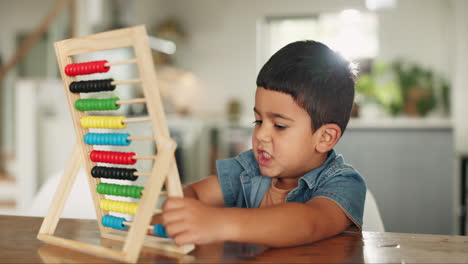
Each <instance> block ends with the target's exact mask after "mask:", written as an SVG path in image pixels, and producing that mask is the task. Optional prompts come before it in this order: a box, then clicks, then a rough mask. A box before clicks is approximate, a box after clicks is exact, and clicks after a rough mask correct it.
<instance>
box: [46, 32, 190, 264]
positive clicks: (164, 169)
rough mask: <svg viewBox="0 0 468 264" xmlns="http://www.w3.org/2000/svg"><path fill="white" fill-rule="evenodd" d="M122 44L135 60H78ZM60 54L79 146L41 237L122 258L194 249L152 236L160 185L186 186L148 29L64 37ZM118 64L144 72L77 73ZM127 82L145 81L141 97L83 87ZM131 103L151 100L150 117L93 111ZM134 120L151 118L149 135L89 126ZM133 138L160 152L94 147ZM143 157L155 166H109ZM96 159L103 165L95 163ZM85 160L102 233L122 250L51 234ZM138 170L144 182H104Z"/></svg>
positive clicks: (173, 190)
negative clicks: (145, 250) (131, 75)
mask: <svg viewBox="0 0 468 264" xmlns="http://www.w3.org/2000/svg"><path fill="white" fill-rule="evenodd" d="M118 48H131V49H133V52H134V54H135V58H134V59H131V60H126V61H117V62H108V61H107V60H99V61H91V62H84V63H73V60H74V57H73V56H76V55H80V54H86V53H91V52H97V51H103V50H110V49H118ZM55 52H56V56H57V60H58V65H59V67H60V73H61V76H62V79H63V82H64V85H65V90H66V94H67V97H68V103H69V106H70V109H71V114H72V120H73V123H74V127H75V131H76V136H77V144H76V145H75V147H74V150H73V153H72V157H71V159H70V160H69V162H68V163H67V166H66V169H65V173H64V176H63V178H62V179H61V181H60V183H59V186H58V189H57V191H56V193H55V196H54V198H53V200H52V203H51V206H50V208H49V211H48V214H47V216H46V217H45V219H44V221H43V223H42V226H41V228H40V230H39V234H38V236H37V237H38V239H39V240H42V241H44V242H46V243H49V244H53V245H57V246H63V247H67V248H71V249H75V250H79V251H81V252H85V253H89V254H93V255H97V256H100V257H104V258H109V259H113V260H118V261H125V262H136V261H137V259H138V256H139V254H140V251H141V249H142V247H143V246H146V247H151V248H155V249H160V250H165V251H169V252H176V253H182V254H186V253H188V252H190V251H191V250H192V249H193V248H194V246H193V245H185V246H182V247H178V246H176V245H175V244H174V243H173V241H172V240H171V239H168V238H158V237H154V236H150V235H147V230H148V226H149V223H150V222H151V218H152V215H153V214H154V213H155V212H156V213H160V210H158V209H156V204H157V202H158V199H159V197H160V196H161V195H164V193H163V192H162V191H163V186H165V188H166V194H165V195H167V196H176V197H182V196H183V192H182V186H181V183H180V178H179V173H178V170H177V165H176V163H175V157H174V151H175V148H176V143H175V141H173V140H172V139H171V138H170V135H169V129H168V127H167V123H166V119H165V114H164V109H163V107H162V104H161V98H160V95H159V91H158V90H157V88H156V87H155V84H156V76H155V70H154V64H153V61H152V54H151V50H150V48H149V43H148V37H147V33H146V29H145V27H144V26H135V27H129V28H123V29H118V30H112V31H107V32H103V33H98V34H93V35H89V36H85V37H80V38H73V39H67V40H63V41H59V42H56V43H55ZM121 64H136V66H137V69H138V70H137V71H138V75H139V78H138V79H134V80H122V81H115V80H113V79H97V80H84V81H83V80H81V81H78V80H77V79H76V76H77V75H90V74H96V73H103V72H107V71H109V69H110V67H114V66H118V65H121ZM97 75H98V74H97ZM97 75H96V76H97ZM92 76H95V75H92ZM122 84H137V85H141V87H142V90H143V94H144V98H136V99H130V100H120V99H119V98H107V99H89V98H88V99H87V98H82V96H81V95H82V94H83V93H99V92H103V91H112V90H114V89H115V87H116V86H117V85H122ZM134 103H144V104H146V106H147V110H148V116H146V117H131V118H127V117H125V116H102V115H94V114H93V115H91V114H92V113H94V112H91V111H102V110H106V111H111V110H116V109H118V108H119V106H120V105H122V104H134ZM132 122H151V125H152V136H151V137H138V136H132V135H130V134H129V133H95V132H93V133H91V132H90V128H93V129H99V128H106V129H121V128H124V127H126V125H127V124H128V123H132ZM134 140H151V141H154V142H155V145H156V148H157V155H154V156H138V155H137V154H136V153H134V152H120V151H103V150H95V149H94V148H93V146H94V145H113V146H128V145H129V144H130V143H131V142H132V141H134ZM140 159H143V160H144V159H146V160H152V169H151V171H150V172H138V171H137V170H136V169H135V168H128V167H127V168H125V167H112V165H113V164H124V165H128V166H130V165H133V164H135V163H136V162H137V161H138V160H140ZM98 162H99V163H104V165H106V166H98V164H97V163H98ZM81 165H83V166H84V167H85V170H86V172H87V178H88V182H89V186H90V189H91V193H92V196H93V202H94V207H95V210H96V216H97V217H98V224H99V231H100V234H101V237H103V238H105V239H111V240H116V241H121V242H123V246H122V250H115V249H112V248H108V247H103V246H100V245H91V244H87V243H84V242H81V241H75V240H71V239H66V238H61V237H58V236H55V235H54V233H55V230H56V227H57V225H58V222H59V219H60V215H61V212H62V210H63V207H64V205H65V202H66V199H67V197H68V194H69V193H70V190H71V188H72V185H73V182H74V181H75V178H76V175H77V173H78V171H79V169H80V166H81ZM101 165H102V164H101ZM140 176H141V177H147V179H146V180H147V181H146V184H145V186H144V187H143V186H132V185H120V184H113V183H105V182H102V180H101V179H103V178H111V179H116V181H119V180H130V181H134V180H136V179H137V178H138V177H140ZM105 195H113V196H123V197H131V198H134V199H139V203H133V202H127V201H116V200H109V199H106V198H105V197H106V196H105ZM109 212H118V213H123V214H130V215H134V217H133V220H132V221H129V220H127V219H126V218H122V217H116V216H112V215H109ZM150 228H152V229H153V230H154V232H155V233H158V234H162V233H164V230H163V228H162V226H160V225H155V226H153V227H150Z"/></svg>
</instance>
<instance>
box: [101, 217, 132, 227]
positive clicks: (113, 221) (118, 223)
mask: <svg viewBox="0 0 468 264" xmlns="http://www.w3.org/2000/svg"><path fill="white" fill-rule="evenodd" d="M125 221H127V219H125V218H123V217H116V216H112V215H105V216H103V217H102V219H101V223H102V225H103V226H105V227H111V228H114V229H119V230H124V229H125V228H127V226H126V225H124V224H123V222H125Z"/></svg>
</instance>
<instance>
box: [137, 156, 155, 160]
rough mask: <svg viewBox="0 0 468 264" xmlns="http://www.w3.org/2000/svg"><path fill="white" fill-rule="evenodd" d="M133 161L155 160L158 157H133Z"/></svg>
mask: <svg viewBox="0 0 468 264" xmlns="http://www.w3.org/2000/svg"><path fill="white" fill-rule="evenodd" d="M132 159H136V160H138V159H141V160H154V159H156V156H133V157H132Z"/></svg>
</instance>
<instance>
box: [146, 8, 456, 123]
mask: <svg viewBox="0 0 468 264" xmlns="http://www.w3.org/2000/svg"><path fill="white" fill-rule="evenodd" d="M449 6H450V2H448V1H444V0H411V1H408V0H400V1H398V4H397V8H396V9H392V10H384V11H379V12H378V13H379V23H380V33H379V38H380V53H381V58H383V59H393V58H395V57H396V56H403V57H405V58H407V59H410V60H414V61H416V62H419V63H422V64H423V65H427V66H429V67H433V68H434V69H436V71H440V72H442V73H448V72H449V71H450V70H451V69H450V65H451V62H450V61H449V56H448V50H449V38H448V36H447V35H448V34H449V31H448V30H447V28H448V27H450V26H451V25H447V22H445V21H450V20H449V18H450V16H451V13H450V8H449ZM164 8H165V9H166V10H167V12H168V14H171V15H174V16H175V17H176V18H177V19H178V20H180V22H181V24H182V26H183V27H184V29H185V30H186V31H187V33H188V34H189V39H188V41H187V42H186V43H182V44H180V45H179V46H178V51H177V53H176V55H175V57H176V61H177V64H178V65H181V66H182V67H185V68H187V69H188V70H191V71H193V72H194V73H195V74H196V75H197V76H198V77H199V78H200V81H201V86H202V92H201V93H200V96H198V97H197V98H194V100H193V101H194V105H195V110H196V112H197V113H202V114H205V115H208V116H211V117H213V116H215V117H220V118H222V116H223V115H224V113H225V104H226V102H227V101H228V100H229V99H230V98H234V97H235V98H239V99H240V100H241V102H242V103H243V104H244V108H243V110H244V114H245V115H247V118H250V117H251V112H252V111H251V109H252V107H253V95H254V90H255V80H256V76H257V72H258V68H257V66H256V58H257V55H258V54H257V51H256V49H257V45H258V44H259V43H258V40H257V34H256V33H257V32H256V29H257V23H258V22H259V20H260V19H262V18H264V17H265V16H289V15H291V16H295V15H310V14H317V13H320V12H333V11H341V10H343V9H347V8H355V9H359V10H365V5H364V1H363V0H361V1H358V0H353V1H340V0H332V1H325V0H316V1H310V0H290V1H283V0H237V1H228V0H223V1H219V0H197V1H184V0H172V1H170V2H169V1H167V2H165V5H164ZM140 11H141V12H143V11H144V10H140ZM141 14H142V15H143V14H145V13H141Z"/></svg>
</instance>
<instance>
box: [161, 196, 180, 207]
mask: <svg viewBox="0 0 468 264" xmlns="http://www.w3.org/2000/svg"><path fill="white" fill-rule="evenodd" d="M182 207H184V198H178V197H170V198H168V199H167V200H166V202H164V204H163V206H162V209H163V210H171V209H177V208H182Z"/></svg>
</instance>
